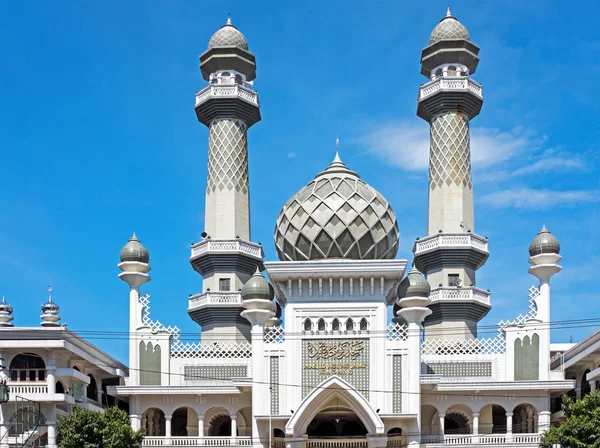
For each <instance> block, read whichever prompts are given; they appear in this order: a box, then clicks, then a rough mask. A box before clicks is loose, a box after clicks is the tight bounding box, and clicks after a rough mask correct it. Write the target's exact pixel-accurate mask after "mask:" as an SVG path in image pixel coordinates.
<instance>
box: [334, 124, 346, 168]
mask: <svg viewBox="0 0 600 448" xmlns="http://www.w3.org/2000/svg"><path fill="white" fill-rule="evenodd" d="M331 163H344V162H342V159H340V137H339V136H338V132H337V131H336V133H335V158H334V159H333V162H331Z"/></svg>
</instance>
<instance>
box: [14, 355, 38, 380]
mask: <svg viewBox="0 0 600 448" xmlns="http://www.w3.org/2000/svg"><path fill="white" fill-rule="evenodd" d="M9 372H10V380H11V381H46V363H44V360H43V359H42V358H41V357H40V356H39V355H36V354H35V353H22V354H19V355H17V356H15V357H14V358H13V359H12V361H11V362H10V367H9Z"/></svg>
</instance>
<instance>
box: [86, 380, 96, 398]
mask: <svg viewBox="0 0 600 448" xmlns="http://www.w3.org/2000/svg"><path fill="white" fill-rule="evenodd" d="M88 378H89V379H90V384H89V385H88V387H87V394H86V396H87V397H88V399H90V400H94V401H97V400H98V385H97V384H96V379H95V378H94V377H93V376H92V375H88Z"/></svg>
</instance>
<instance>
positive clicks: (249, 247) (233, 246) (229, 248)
mask: <svg viewBox="0 0 600 448" xmlns="http://www.w3.org/2000/svg"><path fill="white" fill-rule="evenodd" d="M207 252H241V253H243V254H247V255H251V256H253V257H257V258H261V259H262V256H263V250H262V246H260V245H258V244H254V243H248V242H245V241H241V240H204V241H201V242H200V243H197V244H194V245H193V246H192V257H197V256H198V255H202V254H205V253H207Z"/></svg>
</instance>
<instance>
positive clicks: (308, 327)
mask: <svg viewBox="0 0 600 448" xmlns="http://www.w3.org/2000/svg"><path fill="white" fill-rule="evenodd" d="M311 330H312V321H311V320H310V318H308V317H307V318H306V320H305V321H304V331H311Z"/></svg>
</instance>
